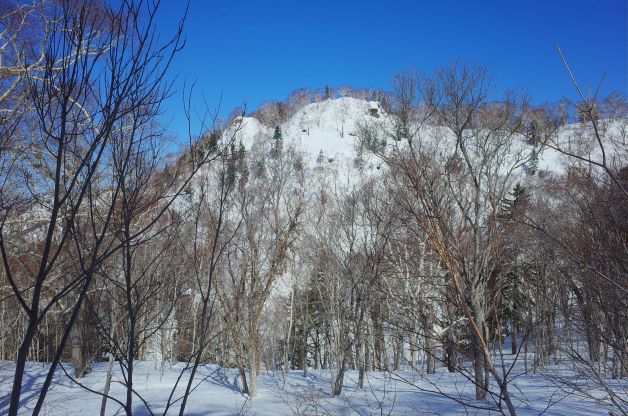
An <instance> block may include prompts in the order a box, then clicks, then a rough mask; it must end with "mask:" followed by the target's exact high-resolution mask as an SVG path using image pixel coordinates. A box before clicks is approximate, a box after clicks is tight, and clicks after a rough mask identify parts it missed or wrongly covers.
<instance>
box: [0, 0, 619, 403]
mask: <svg viewBox="0 0 628 416" xmlns="http://www.w3.org/2000/svg"><path fill="white" fill-rule="evenodd" d="M3 10H5V11H4V12H3V13H4V16H3V17H2V22H3V25H4V27H5V30H4V31H3V32H2V33H1V36H2V37H1V41H2V44H3V45H4V48H5V50H7V51H9V52H8V53H7V54H6V55H3V58H4V59H3V61H2V67H0V79H1V82H2V94H1V96H0V105H1V106H2V108H1V109H0V111H1V112H2V114H3V117H4V118H3V122H2V124H1V126H0V128H1V135H0V150H1V152H0V173H1V176H0V177H1V180H0V253H1V255H2V268H1V270H2V271H1V274H0V277H1V278H2V282H3V284H2V286H1V287H0V299H1V302H0V331H1V332H0V335H1V338H0V358H1V359H3V360H10V361H14V362H15V363H16V366H15V377H14V380H13V391H12V395H11V403H10V406H11V407H10V409H9V413H10V414H16V413H17V411H18V408H19V405H20V397H21V393H22V392H21V386H22V384H23V378H24V375H25V371H26V367H25V366H26V363H27V362H28V361H46V362H50V363H52V365H51V367H50V371H49V373H48V375H47V378H46V380H45V383H44V385H43V386H42V387H41V388H40V390H39V391H38V393H39V396H38V400H37V404H36V407H35V414H37V413H39V411H40V410H41V407H42V405H43V403H44V400H45V397H46V393H47V391H48V389H49V387H50V383H51V382H52V377H53V374H54V372H55V370H56V369H57V368H59V367H60V366H62V363H63V362H67V361H70V362H72V364H73V368H72V370H71V371H70V369H69V368H68V367H67V366H66V367H63V369H64V371H67V373H68V376H70V377H72V378H73V379H75V380H76V381H77V382H79V383H80V378H81V377H82V376H84V375H85V373H86V372H89V371H90V364H91V363H93V362H94V361H98V360H107V361H108V362H109V367H108V368H109V373H108V379H107V380H104V381H103V386H104V393H103V392H94V394H97V395H100V396H102V399H103V411H104V409H105V406H106V404H107V401H108V400H112V401H115V402H117V403H118V404H120V405H121V406H122V407H123V408H124V409H125V411H126V413H127V414H131V413H132V412H133V409H134V407H133V406H134V402H138V401H140V402H142V401H143V400H144V399H143V398H142V397H141V396H140V395H139V394H138V393H137V392H136V391H135V390H134V388H133V386H134V363H135V361H136V360H155V362H156V365H161V366H166V365H170V364H172V363H174V362H184V363H186V366H185V368H184V369H183V370H182V371H181V375H180V377H179V378H178V381H177V386H175V388H173V391H172V394H171V395H170V397H169V398H168V400H167V405H166V410H165V412H168V411H173V412H179V413H180V414H183V412H184V410H185V406H186V402H187V398H188V396H189V394H190V392H191V391H192V390H193V388H194V385H195V384H194V376H195V374H196V372H197V369H198V367H199V366H200V365H202V364H205V363H218V364H220V365H221V366H225V367H235V368H238V369H239V370H240V374H241V380H242V386H241V387H242V390H243V391H244V392H246V393H249V394H250V395H251V396H255V394H256V385H257V376H258V375H259V373H260V372H261V371H263V370H269V371H270V370H282V371H289V370H291V369H301V370H302V371H303V372H304V373H307V371H308V369H310V368H314V369H318V368H324V369H329V370H330V373H333V378H332V379H330V393H331V394H333V395H339V394H341V393H342V389H343V386H344V385H345V378H344V377H345V373H346V371H347V370H349V369H355V370H358V371H359V374H360V377H359V381H358V385H359V386H358V387H363V384H364V380H365V376H366V373H367V372H369V371H394V370H399V369H402V368H406V369H408V368H410V369H414V370H416V371H417V372H421V373H422V372H425V373H428V374H430V373H434V372H436V371H437V368H438V367H440V366H443V367H446V368H447V371H450V372H459V373H462V374H463V375H464V376H465V377H467V378H468V379H469V380H470V381H471V382H473V384H474V385H475V387H476V389H475V398H476V399H477V400H480V401H478V402H474V404H473V405H474V406H476V407H484V408H487V409H498V410H500V411H502V412H509V413H510V414H515V413H516V409H515V407H514V405H513V403H512V397H511V394H512V391H513V389H512V383H513V382H514V381H513V379H514V377H515V375H516V374H515V373H514V372H512V371H511V369H512V367H511V366H514V365H515V364H517V363H518V362H522V365H523V366H524V368H525V371H534V372H540V373H545V372H547V373H548V374H549V373H551V370H552V368H555V367H556V366H563V368H565V366H566V367H568V369H569V371H570V372H569V374H570V375H581V376H584V377H586V379H587V380H588V381H589V383H585V384H582V383H576V382H573V380H574V378H572V377H565V378H560V377H558V378H556V377H555V378H554V381H556V382H557V383H559V385H560V384H563V385H566V386H568V387H569V388H570V389H575V390H576V391H578V392H579V393H580V394H585V395H591V396H594V395H595V397H596V400H600V401H602V402H604V404H606V405H609V406H613V407H614V409H615V411H617V412H620V413H625V409H626V404H627V403H626V396H625V394H624V393H625V392H624V393H622V392H621V391H618V390H617V388H616V386H614V385H613V383H612V380H613V379H622V378H625V377H626V369H627V365H628V362H627V360H628V352H627V342H628V340H627V337H628V325H627V322H628V319H626V318H627V317H626V313H627V311H628V305H627V304H626V303H627V300H626V299H628V298H627V297H626V294H627V292H628V255H627V254H628V253H627V247H628V245H627V241H626V238H627V235H628V234H627V232H628V223H627V221H628V218H627V214H626V213H628V206H627V205H628V203H627V201H628V198H627V197H628V169H627V166H626V161H627V160H628V159H627V156H628V155H627V154H626V152H627V150H628V143H627V142H626V140H627V137H628V135H627V132H628V130H627V128H628V127H627V120H626V116H627V113H626V108H627V107H626V102H625V99H624V97H622V96H620V95H612V96H611V97H609V98H608V99H606V100H598V99H597V98H596V97H593V98H586V97H584V96H583V97H582V98H583V99H582V100H581V101H580V102H578V103H575V104H574V105H573V106H571V107H568V106H558V107H555V108H551V109H549V108H544V109H539V108H534V107H532V106H531V105H530V104H529V103H528V102H527V101H526V100H525V99H524V97H519V96H517V95H515V94H511V93H504V94H503V96H504V99H503V100H500V101H498V102H495V101H491V100H490V97H492V96H493V95H492V93H493V91H491V90H490V74H489V73H488V71H487V70H486V69H485V68H483V67H479V66H476V65H472V64H467V63H460V62H457V63H452V64H450V65H448V66H446V67H443V68H441V69H438V70H436V71H435V72H434V73H433V74H430V75H422V74H416V73H411V72H407V73H403V74H401V75H398V76H397V77H395V78H394V79H393V82H392V91H391V92H389V93H386V94H383V93H382V94H379V93H377V92H373V91H366V90H350V89H345V90H344V92H341V94H342V95H343V96H353V95H355V97H359V98H364V99H378V100H379V101H385V105H383V108H384V110H385V116H384V117H380V118H377V119H375V118H368V117H365V119H364V120H363V121H362V122H361V123H360V127H359V129H358V131H357V132H356V134H357V138H358V139H359V143H360V147H361V148H362V149H363V151H364V152H365V153H366V154H367V156H366V157H369V158H376V159H377V160H378V163H380V164H381V166H382V169H380V170H379V171H378V172H377V173H376V174H373V173H371V172H367V171H366V169H365V167H364V166H362V164H360V165H358V166H356V167H355V171H353V172H351V173H349V179H347V176H345V174H343V172H340V171H338V169H337V168H335V167H334V166H332V165H331V164H330V163H327V162H326V161H325V160H324V159H319V160H318V161H317V162H316V163H315V164H313V165H309V164H308V162H307V159H308V158H306V157H305V155H304V153H303V152H302V151H301V150H300V149H298V148H296V147H295V146H294V145H293V144H292V143H291V142H289V141H287V140H286V141H284V139H283V138H282V137H281V131H280V130H278V129H276V131H275V134H274V135H273V136H271V135H269V137H259V138H258V140H257V141H256V142H255V143H254V144H253V146H252V147H251V148H245V147H244V146H243V145H242V143H240V142H238V141H237V140H236V137H237V136H238V125H237V124H235V125H234V124H232V125H231V127H230V128H228V129H226V130H224V131H221V130H215V129H213V127H212V126H204V129H205V130H206V132H205V133H204V134H203V135H202V139H201V140H189V143H188V147H187V148H186V150H185V151H184V152H183V153H182V156H181V158H180V159H179V160H178V161H176V163H171V164H165V163H164V162H163V160H162V156H163V153H164V150H165V145H164V140H163V138H164V132H163V129H162V127H161V126H159V124H158V122H157V120H158V116H159V114H160V112H161V104H162V102H163V100H164V99H165V98H166V97H167V96H168V95H169V94H170V93H171V91H170V90H169V84H168V82H167V80H166V74H167V70H168V66H169V63H170V61H171V59H173V58H174V56H175V55H176V52H177V51H178V50H179V49H180V47H181V32H180V31H179V32H177V33H176V34H175V35H174V36H173V37H172V38H171V39H170V40H168V41H166V42H165V43H157V40H156V39H157V38H156V32H155V28H154V23H153V20H152V18H151V17H152V16H153V15H154V13H156V9H155V8H154V7H153V5H152V3H149V4H145V3H143V2H139V3H135V2H124V3H123V4H122V5H120V6H119V8H117V9H115V8H114V9H112V8H110V7H105V6H103V5H100V4H99V3H90V2H86V3H80V4H79V3H75V2H65V1H62V2H50V3H46V2H44V3H40V2H37V3H34V4H32V5H25V6H20V7H8V6H7V7H5V8H4V9H3ZM323 93H324V94H327V95H328V97H327V98H332V94H334V95H335V93H333V92H332V91H331V90H330V89H326V90H324V91H323ZM378 94H379V95H378ZM319 95H320V94H318V93H312V92H309V91H297V92H295V93H294V94H293V95H292V96H291V97H290V98H289V99H288V100H287V102H286V103H271V104H269V105H265V106H262V108H260V109H259V110H258V111H257V112H256V113H255V115H256V116H257V117H259V118H260V119H262V121H263V122H264V123H265V124H267V125H269V126H277V125H280V124H281V123H282V122H283V121H285V120H286V119H287V118H288V117H290V114H293V113H294V112H295V111H297V110H298V108H300V107H301V106H303V105H306V104H307V103H309V102H312V100H318V99H319V98H320V97H319ZM384 96H385V97H386V98H383V97H384ZM316 97H319V98H316ZM321 97H322V96H321ZM189 102H190V101H189V100H188V101H187V103H189ZM185 110H186V112H187V114H191V109H190V108H189V107H186V109H185ZM570 114H579V117H580V123H578V124H573V125H565V122H566V121H567V120H568V119H569V115H570ZM547 154H551V155H553V157H552V158H548V157H546V156H545V155H547ZM545 160H551V161H552V166H549V167H550V168H551V169H547V168H548V166H546V165H543V164H542V163H541V162H542V161H545ZM362 170H364V171H362ZM506 345H508V347H507V349H506V347H505V346H506ZM513 363H514V364H513ZM114 365H119V366H120V368H121V369H122V371H123V373H124V380H123V384H124V385H125V387H126V397H125V398H124V399H120V398H114V397H109V395H108V394H107V393H108V390H109V384H110V382H111V371H112V368H113V366H114ZM517 365H518V364H517ZM162 368H163V367H162ZM576 379H577V378H576ZM177 387H178V389H177ZM600 389H602V390H603V391H604V393H605V394H604V395H603V397H602V396H600V395H599V394H598V393H599V390H600ZM181 391H183V393H181ZM600 397H602V398H600ZM144 404H145V405H146V406H149V405H150V403H146V402H144Z"/></svg>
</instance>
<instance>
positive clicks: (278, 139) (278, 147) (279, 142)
mask: <svg viewBox="0 0 628 416" xmlns="http://www.w3.org/2000/svg"><path fill="white" fill-rule="evenodd" d="M281 152H283V134H282V133H281V127H279V126H277V127H275V133H274V134H273V148H272V151H271V154H272V156H273V157H279V156H281Z"/></svg>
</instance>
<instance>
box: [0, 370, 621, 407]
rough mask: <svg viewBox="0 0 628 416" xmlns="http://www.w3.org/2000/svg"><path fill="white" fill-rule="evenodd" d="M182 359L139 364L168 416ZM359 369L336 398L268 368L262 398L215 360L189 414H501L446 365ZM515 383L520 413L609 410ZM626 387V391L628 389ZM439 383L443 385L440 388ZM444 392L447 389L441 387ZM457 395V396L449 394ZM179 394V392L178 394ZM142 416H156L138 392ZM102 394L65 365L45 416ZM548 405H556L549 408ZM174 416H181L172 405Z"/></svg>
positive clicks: (150, 398)
mask: <svg viewBox="0 0 628 416" xmlns="http://www.w3.org/2000/svg"><path fill="white" fill-rule="evenodd" d="M182 368H183V364H177V365H176V366H173V367H169V366H167V367H166V368H165V369H164V370H163V375H162V374H161V372H160V370H159V368H156V367H155V364H154V363H153V362H138V363H137V368H136V373H135V377H136V381H135V388H136V391H137V392H138V393H139V394H140V395H141V396H142V397H143V398H144V399H145V400H146V402H147V403H150V405H151V411H152V412H153V413H154V414H162V413H163V409H164V405H165V403H166V400H167V398H168V396H169V394H170V391H171V389H172V386H173V385H174V382H175V380H176V378H177V376H178V375H179V373H180V370H181V369H182ZM12 370H13V364H12V363H9V362H4V363H0V414H3V412H5V411H6V407H7V404H8V400H9V391H10V387H11V379H12ZM46 370H47V366H46V365H45V364H43V365H42V364H36V363H31V364H29V366H28V372H27V376H26V377H25V385H24V387H25V389H26V390H25V392H24V393H23V397H24V403H25V406H24V407H22V410H21V412H22V413H23V414H29V413H30V410H31V409H32V406H33V405H34V402H35V399H36V397H33V394H32V393H30V394H29V391H31V390H32V391H37V389H36V387H37V386H38V385H39V384H40V383H41V382H42V381H43V378H44V377H45V372H46ZM93 370H94V371H92V372H91V373H90V374H88V375H87V376H86V377H85V378H83V379H81V383H83V384H84V385H85V386H86V387H88V388H90V389H93V390H95V391H102V390H103V387H104V381H105V374H106V363H96V364H94V365H93ZM357 378H358V374H357V372H356V371H349V372H348V373H347V376H346V378H345V387H344V391H343V394H342V395H341V396H338V397H332V396H331V395H330V394H329V392H330V385H331V380H332V373H331V372H330V371H329V370H311V371H310V372H309V374H308V376H307V377H304V376H303V372H302V371H291V372H290V373H289V374H288V375H287V376H286V377H284V375H283V374H282V373H281V372H274V373H273V372H262V374H261V375H260V378H259V384H258V396H257V397H256V398H254V399H249V398H248V397H247V396H246V395H244V394H242V393H241V392H240V388H239V387H238V385H239V380H238V379H239V375H238V371H237V370H234V369H222V368H220V367H218V366H216V365H208V366H205V367H202V368H201V369H200V371H199V374H197V380H198V383H197V387H196V389H195V390H194V392H193V393H192V395H191V397H190V399H189V401H188V405H187V408H186V414H189V415H236V414H242V415H330V414H331V415H375V414H377V415H380V414H384V415H388V414H390V415H436V414H440V415H459V414H471V415H475V414H478V415H485V414H498V412H495V411H488V410H481V409H475V408H471V407H467V408H465V407H464V406H462V405H461V404H459V403H457V402H456V400H464V401H466V402H468V404H470V405H476V406H483V405H484V406H485V405H486V403H483V402H478V401H475V400H472V397H473V392H474V387H473V385H472V384H471V383H470V382H468V381H467V380H466V378H465V377H463V376H462V375H460V374H450V373H448V372H447V371H446V369H444V368H440V369H438V370H437V372H436V374H433V375H425V374H420V373H419V372H413V371H400V372H394V373H384V372H370V373H368V377H367V379H366V381H365V383H364V388H363V389H357V388H356V386H357ZM121 379H122V378H121V373H120V372H119V371H116V372H115V373H114V377H113V382H112V385H111V391H110V394H111V395H112V396H114V397H116V398H118V399H120V400H124V395H125V391H124V387H123V386H122V384H121V383H120V380H121ZM515 383H516V384H515V385H512V386H511V387H510V389H511V393H512V394H513V396H514V397H515V405H516V406H517V414H520V415H538V414H541V413H543V414H545V415H574V416H577V415H583V416H585V415H586V416H591V415H602V414H609V413H608V410H607V409H604V408H603V407H601V406H600V405H599V404H598V403H596V402H595V401H593V400H592V399H587V398H583V397H580V396H579V395H576V394H574V393H573V392H572V391H570V390H568V389H565V388H564V387H563V388H559V387H558V386H557V385H556V384H554V383H553V382H551V381H550V380H549V379H548V378H546V377H544V376H541V375H534V374H527V375H519V376H518V377H517V378H516V380H515ZM625 384H626V385H623V386H621V387H622V388H623V389H626V388H627V387H628V382H625ZM436 386H437V387H436ZM439 391H440V392H439ZM446 395H447V396H450V397H446ZM175 397H176V396H175ZM134 400H135V402H134V408H135V411H134V413H135V414H138V415H146V414H150V413H149V412H148V411H147V409H146V407H145V406H144V404H143V403H142V402H141V401H140V400H139V399H138V398H137V397H136V398H135V399H134ZM100 406H101V398H100V396H98V395H97V394H94V393H90V392H88V391H86V390H84V389H82V388H81V387H79V386H77V385H76V384H74V383H73V382H72V381H71V380H70V379H69V378H67V377H66V376H65V375H63V372H62V371H61V370H60V371H59V373H58V380H57V381H56V382H55V383H54V386H53V387H52V389H51V391H50V392H49V394H48V398H47V400H46V404H45V408H44V410H45V412H44V414H45V415H95V414H99V411H100ZM548 406H549V407H548ZM106 413H107V414H109V415H116V414H123V411H122V409H121V407H120V406H119V405H118V404H117V403H115V402H113V401H111V400H109V402H108V404H107V412H106ZM168 414H178V409H177V408H176V406H175V408H174V409H171V410H170V411H169V413H168Z"/></svg>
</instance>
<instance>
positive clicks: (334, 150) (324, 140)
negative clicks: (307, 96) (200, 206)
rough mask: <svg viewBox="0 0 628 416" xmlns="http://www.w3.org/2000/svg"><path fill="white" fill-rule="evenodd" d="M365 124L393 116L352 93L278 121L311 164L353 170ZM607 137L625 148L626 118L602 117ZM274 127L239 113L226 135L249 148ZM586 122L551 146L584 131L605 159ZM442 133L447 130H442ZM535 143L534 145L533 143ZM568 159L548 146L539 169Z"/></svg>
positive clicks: (432, 134) (590, 149) (449, 144)
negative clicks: (321, 159) (360, 128)
mask: <svg viewBox="0 0 628 416" xmlns="http://www.w3.org/2000/svg"><path fill="white" fill-rule="evenodd" d="M367 123H379V124H380V125H381V126H383V127H390V126H391V124H390V123H391V119H390V115H388V114H387V113H386V112H385V111H384V109H383V108H382V107H381V105H380V104H379V103H378V102H376V101H367V100H361V99H356V98H351V97H341V98H336V99H326V100H323V101H320V102H315V103H311V104H307V105H305V106H303V107H302V108H301V109H299V110H297V111H296V112H295V113H294V115H292V116H291V117H290V118H289V119H288V120H287V121H286V122H284V123H282V124H280V125H279V127H280V128H281V131H282V134H283V139H284V142H286V143H293V144H296V145H297V147H299V148H301V149H303V150H304V151H305V152H306V153H307V154H308V159H309V160H308V162H309V163H310V164H313V163H314V161H315V160H316V159H317V158H318V156H319V154H320V152H321V151H322V152H323V155H324V159H325V162H326V163H334V164H336V165H337V166H343V167H345V168H346V169H350V168H351V166H353V163H352V161H353V160H354V159H355V158H356V156H357V150H358V148H359V146H358V144H359V142H358V140H359V139H358V137H357V134H358V126H359V125H364V124H367ZM600 124H601V125H603V126H604V127H603V136H604V137H605V138H607V139H608V141H607V142H606V143H605V146H607V152H608V150H610V154H611V156H612V155H613V154H614V153H616V149H618V148H624V149H625V148H626V143H619V145H618V143H616V141H617V140H618V139H619V140H621V138H622V137H625V135H623V134H622V132H626V124H627V123H626V121H625V120H614V121H611V120H603V121H601V123H600ZM274 128H275V126H266V125H264V124H262V123H261V122H260V121H259V120H257V119H256V118H255V117H252V116H247V117H239V118H236V119H235V120H234V122H233V123H232V124H231V126H229V128H228V129H227V131H226V132H225V135H227V136H229V137H231V136H232V135H233V134H234V133H235V137H236V140H237V141H239V142H241V143H242V144H243V145H244V146H245V147H246V148H247V149H250V148H252V147H253V146H254V144H255V143H257V142H258V141H259V140H262V139H264V138H265V139H268V138H270V137H272V135H273V132H274ZM423 129H425V130H424V131H423V134H422V137H423V138H428V140H436V138H437V137H438V138H439V142H440V143H443V146H444V147H445V148H444V149H441V150H444V151H445V152H447V151H448V150H451V151H453V148H454V147H455V141H454V139H453V137H448V136H451V132H449V131H447V129H442V128H438V127H430V126H423ZM587 130H590V129H588V128H587V126H583V125H581V124H568V125H565V126H563V127H562V128H561V129H560V130H559V131H558V133H557V135H556V137H555V139H554V140H553V142H552V144H553V145H555V144H556V143H561V147H563V148H573V145H574V140H575V141H578V140H579V138H581V137H582V136H583V134H584V135H586V136H588V139H586V140H585V141H588V142H589V143H587V144H585V145H584V146H582V143H581V144H580V145H579V149H578V152H579V153H580V154H581V155H583V156H587V157H591V158H592V159H594V160H597V159H598V158H600V157H601V154H600V153H601V152H600V148H599V145H597V143H596V142H595V141H594V140H593V135H592V134H587V133H592V132H588V131H587ZM443 132H444V134H443ZM520 144H522V145H524V146H525V145H526V138H525V137H524V136H523V135H521V138H520ZM530 147H531V146H530ZM366 159H367V160H369V161H370V162H369V163H370V165H371V167H373V164H377V162H376V161H375V160H374V158H370V157H369V156H366ZM565 161H566V157H565V156H564V155H562V154H561V153H559V152H557V151H556V150H554V149H552V148H550V147H545V148H543V149H542V150H541V151H540V153H539V154H538V168H539V170H545V171H550V172H554V173H561V172H564V165H565Z"/></svg>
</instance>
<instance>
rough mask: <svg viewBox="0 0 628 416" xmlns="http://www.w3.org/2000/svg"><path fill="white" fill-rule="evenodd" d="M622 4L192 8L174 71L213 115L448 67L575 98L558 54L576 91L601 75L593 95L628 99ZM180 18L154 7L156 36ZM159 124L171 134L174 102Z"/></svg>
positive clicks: (215, 4)
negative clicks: (455, 64)
mask: <svg viewBox="0 0 628 416" xmlns="http://www.w3.org/2000/svg"><path fill="white" fill-rule="evenodd" d="M627 3H628V1H627V0H598V1H581V0H570V1H566V0H564V1H557V0H556V1H555V0H531V1H507V0H502V1H470V0H469V1H462V0H459V1H454V0H448V1H430V2H428V1H418V0H417V1H400V0H380V1H371V0H363V1H359V2H358V1H343V0H335V1H327V0H318V1H298V0H295V1H261V0H260V1H247V0H242V1H204V0H191V4H190V11H189V16H188V21H187V25H186V31H185V33H186V38H187V44H186V47H185V49H184V50H183V51H182V52H181V54H180V55H179V56H178V57H177V60H176V62H175V65H174V68H173V70H174V72H175V73H176V74H178V77H179V79H183V78H187V79H188V80H189V81H196V82H197V84H196V91H197V97H198V98H199V99H200V94H201V93H202V94H203V95H204V96H205V99H206V100H207V102H208V103H209V104H210V105H211V106H215V105H216V104H217V103H218V98H219V97H220V95H221V93H222V96H223V99H222V108H223V111H222V113H223V114H228V113H229V112H230V110H231V109H233V108H234V107H236V106H238V105H241V104H242V103H244V102H246V103H247V104H248V105H247V107H248V109H249V110H252V109H254V108H255V107H257V105H259V104H260V103H261V102H262V101H265V100H270V99H283V98H285V97H286V96H287V95H288V94H289V93H290V92H291V91H293V90H295V89H297V88H300V87H312V88H319V87H323V86H325V85H331V86H334V87H337V86H340V85H350V86H355V87H374V88H384V89H387V88H388V85H389V81H390V79H391V77H392V75H393V74H395V73H396V72H399V71H402V70H404V69H408V68H414V69H417V70H419V71H424V72H429V71H431V70H432V69H433V68H435V67H437V66H440V65H443V64H445V63H447V62H448V61H450V60H452V59H456V58H462V59H471V60H474V61H476V62H478V63H480V64H484V65H487V66H489V67H490V68H491V69H492V72H493V75H494V78H495V80H496V81H497V84H498V87H499V89H506V88H524V89H525V90H527V91H528V92H529V93H530V95H531V96H532V98H533V101H534V102H536V103H542V102H546V101H556V100H559V99H561V98H562V97H565V96H566V97H569V98H574V97H575V94H574V91H573V88H572V87H571V84H570V81H569V79H568V77H567V74H566V73H565V71H564V68H563V66H562V64H561V61H560V59H559V57H558V55H557V53H556V51H555V45H556V44H560V46H561V48H562V49H563V52H564V53H565V54H566V56H567V58H568V60H569V62H570V65H571V66H572V69H573V70H574V73H575V75H576V77H577V78H578V80H579V81H580V83H581V84H582V85H583V86H585V87H586V86H587V85H590V86H591V88H593V87H594V86H595V85H597V82H598V81H599V80H600V77H601V76H602V74H604V73H606V80H605V83H604V85H603V87H602V94H603V95H607V94H608V93H609V92H611V91H621V92H623V93H625V94H626V93H627V90H628V53H627V49H628V25H627V20H628V7H627ZM183 9H184V2H183V1H176V0H163V1H162V7H161V13H160V14H159V21H158V22H159V27H160V31H163V33H164V35H165V34H167V33H168V32H169V31H171V30H172V29H173V27H174V23H175V21H176V19H177V17H178V16H180V15H181V14H182V12H183ZM178 85H179V86H180V85H181V84H180V83H179V84H178ZM199 102H200V100H199ZM167 115H168V117H171V118H172V120H173V121H172V124H171V129H172V130H173V131H180V130H181V129H182V128H183V126H184V119H183V117H182V111H181V95H180V94H177V95H176V96H175V97H174V98H173V99H172V100H170V102H169V103H168V104H167Z"/></svg>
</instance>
